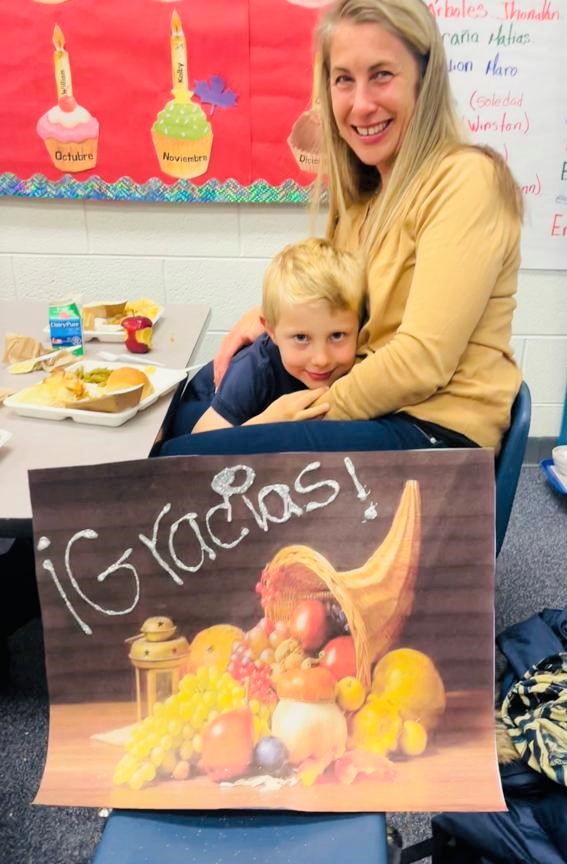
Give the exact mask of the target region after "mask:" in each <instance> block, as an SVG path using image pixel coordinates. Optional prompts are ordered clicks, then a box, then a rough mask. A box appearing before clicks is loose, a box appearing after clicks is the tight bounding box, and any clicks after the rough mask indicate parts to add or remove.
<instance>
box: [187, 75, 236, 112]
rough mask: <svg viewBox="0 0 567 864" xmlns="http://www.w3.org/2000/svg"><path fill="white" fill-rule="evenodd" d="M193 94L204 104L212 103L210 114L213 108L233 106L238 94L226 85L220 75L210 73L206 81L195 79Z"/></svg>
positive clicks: (213, 110)
mask: <svg viewBox="0 0 567 864" xmlns="http://www.w3.org/2000/svg"><path fill="white" fill-rule="evenodd" d="M194 92H195V95H196V96H198V97H199V99H200V100H201V102H204V103H205V104H206V105H212V108H211V115H212V114H214V113H215V108H217V107H218V108H234V106H235V105H236V103H237V101H238V96H237V95H236V93H235V92H234V90H230V89H229V88H228V87H226V81H225V80H224V78H223V77H222V76H221V75H211V77H210V78H209V80H208V81H195V87H194Z"/></svg>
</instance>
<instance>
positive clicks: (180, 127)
mask: <svg viewBox="0 0 567 864" xmlns="http://www.w3.org/2000/svg"><path fill="white" fill-rule="evenodd" d="M153 131H154V132H158V133H159V134H160V135H167V136H168V137H170V138H183V139H185V140H186V141H196V140H197V139H198V138H204V137H205V135H210V133H211V126H210V123H209V122H208V121H207V117H206V115H205V112H204V111H203V109H202V108H201V107H200V105H197V104H196V103H195V102H176V101H175V100H174V99H172V101H171V102H168V103H167V105H166V106H165V108H164V109H163V111H160V112H159V114H158V116H157V119H156V122H155V123H154V125H153Z"/></svg>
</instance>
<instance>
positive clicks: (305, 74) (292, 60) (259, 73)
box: [249, 0, 320, 185]
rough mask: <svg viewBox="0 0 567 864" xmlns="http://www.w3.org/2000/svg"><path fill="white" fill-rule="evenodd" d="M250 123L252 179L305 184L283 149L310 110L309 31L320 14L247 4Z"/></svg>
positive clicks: (266, 1)
mask: <svg viewBox="0 0 567 864" xmlns="http://www.w3.org/2000/svg"><path fill="white" fill-rule="evenodd" d="M249 5H250V109H251V110H250V123H251V130H252V176H253V177H261V178H263V179H264V180H267V181H268V183H271V184H274V185H278V184H280V183H282V182H284V180H286V179H287V178H289V177H293V178H295V179H296V180H297V181H298V182H300V183H303V184H306V183H308V182H311V181H312V179H313V177H312V176H310V175H309V174H307V173H304V172H301V171H298V168H297V165H296V163H295V160H294V158H293V155H292V153H291V150H290V148H289V147H288V146H282V142H287V139H288V137H289V135H290V132H291V130H292V127H293V124H294V123H295V122H296V120H297V119H298V117H300V115H301V114H302V113H303V112H304V111H306V110H307V109H309V107H310V104H311V86H312V77H313V74H312V63H313V41H314V40H313V31H314V28H315V26H316V23H317V20H318V17H319V11H320V10H318V9H309V8H307V7H304V6H296V5H292V4H291V3H289V2H284V0H250V4H249Z"/></svg>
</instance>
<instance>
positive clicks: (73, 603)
mask: <svg viewBox="0 0 567 864" xmlns="http://www.w3.org/2000/svg"><path fill="white" fill-rule="evenodd" d="M407 481H417V484H418V486H419V493H420V499H421V549H420V553H419V563H418V569H417V576H416V582H415V598H414V602H413V610H412V612H411V615H410V616H409V617H408V618H407V620H406V622H405V625H404V626H403V629H402V631H401V633H400V635H399V637H398V638H397V640H396V642H395V643H394V644H392V645H390V646H389V649H390V650H391V649H393V648H396V647H398V646H402V647H410V648H414V649H417V650H419V651H422V652H424V653H426V654H427V655H428V656H429V657H431V659H432V660H433V661H434V662H435V664H436V666H437V668H438V670H439V672H440V674H441V676H442V678H443V682H444V685H445V689H446V691H447V693H448V694H449V698H448V709H447V712H446V716H445V718H444V721H443V725H442V730H441V732H440V733H439V736H440V737H438V738H437V739H436V740H437V741H438V744H437V746H436V747H433V748H430V749H428V751H426V753H425V754H424V755H423V756H421V757H420V758H418V759H413V760H406V762H404V763H403V764H402V766H401V768H400V769H399V771H400V775H399V776H400V784H401V785H399V786H396V783H388V784H384V783H372V782H370V780H368V781H365V782H363V783H361V784H359V783H354V784H352V786H345V787H344V789H343V788H342V787H341V790H340V795H339V796H337V794H336V785H335V784H330V783H328V784H327V785H325V783H323V784H320V783H316V784H315V785H313V786H311V787H310V788H303V787H301V788H299V787H296V786H294V787H292V788H289V789H285V790H283V791H282V790H277V792H274V793H273V794H272V795H271V796H270V795H268V796H266V795H265V794H264V795H263V796H262V794H261V793H259V792H258V791H257V790H254V789H250V788H246V787H237V786H233V787H232V788H230V789H229V788H226V787H219V786H218V784H214V783H212V782H211V781H209V780H208V779H207V778H204V777H196V778H193V779H188V780H186V781H184V782H177V783H175V782H173V781H159V782H158V781H155V782H154V783H151V784H149V786H148V787H146V788H144V789H141V790H137V791H132V790H129V789H128V788H124V787H121V788H119V789H117V788H113V786H112V772H113V770H114V766H115V764H116V762H117V761H118V759H119V758H120V754H121V751H120V750H119V749H118V748H117V747H116V746H114V747H113V746H112V745H110V744H108V743H107V744H105V743H100V742H98V741H96V739H95V740H93V739H92V737H91V736H92V735H93V734H98V733H105V732H109V731H112V730H113V729H115V728H116V727H117V726H119V725H120V724H119V723H118V722H117V721H116V718H117V717H118V716H120V718H122V725H125V724H126V723H132V722H134V721H135V719H136V718H135V705H134V700H135V690H134V675H133V668H132V665H131V663H130V660H129V659H128V650H129V645H128V643H126V642H125V640H126V639H128V637H132V636H134V635H136V633H138V632H139V631H140V627H141V625H142V624H143V622H144V621H145V620H146V619H147V618H148V617H150V616H155V615H162V616H168V617H170V618H172V619H174V621H175V623H176V625H177V626H178V629H179V631H180V633H181V634H182V635H184V636H186V637H187V639H188V640H189V641H191V639H193V637H194V636H195V634H196V633H197V632H198V631H200V630H202V629H203V628H205V627H208V626H210V625H213V624H217V623H228V622H229V623H231V624H234V625H238V626H240V627H242V628H243V629H249V628H250V627H252V626H253V625H254V624H255V623H256V622H258V620H259V619H260V618H261V617H262V615H263V612H262V609H261V608H260V604H259V598H258V595H257V593H256V591H255V586H256V583H257V582H258V579H259V578H260V575H261V572H262V569H263V568H264V567H265V565H266V564H267V563H268V562H269V561H270V560H271V559H272V558H273V557H274V555H276V553H277V552H278V551H279V550H280V549H281V548H282V547H284V546H288V545H290V544H304V545H306V546H309V547H310V548H311V549H313V550H315V551H316V552H318V553H320V554H322V555H324V556H325V557H326V558H327V559H328V560H329V561H330V562H331V564H332V565H333V567H334V568H335V569H336V570H337V571H342V570H351V569H353V568H357V567H361V566H362V565H363V564H364V563H365V562H366V561H367V559H368V558H369V557H370V556H371V555H372V553H373V552H375V550H376V549H377V547H379V546H380V544H381V542H382V540H383V539H384V537H385V536H386V534H387V533H388V531H389V529H390V527H391V525H392V522H393V520H394V517H395V513H396V511H397V509H398V506H399V504H400V500H401V497H402V494H403V491H404V488H405V485H406V483H407ZM30 487H31V496H32V506H33V513H34V534H35V541H36V548H37V553H36V554H37V573H38V580H39V585H40V594H41V600H42V614H43V622H44V630H45V644H46V657H47V673H48V683H49V691H50V698H51V703H52V711H51V723H50V742H49V753H48V762H47V767H46V773H45V775H44V780H43V785H42V789H41V791H40V795H39V797H38V800H39V801H41V802H42V803H60V804H63V803H65V804H77V805H91V806H92V805H111V806H133V807H148V806H150V807H172V806H184V807H195V806H199V807H203V806H205V807H206V806H210V807H223V806H237V807H238V806H257V805H259V806H276V807H281V806H284V807H292V808H296V809H305V810H316V809H328V810H334V809H344V810H357V809H359V810H360V809H366V810H368V809H370V810H373V809H391V810H395V809H431V810H435V809H484V810H486V809H498V808H499V807H501V806H502V800H501V797H500V791H499V783H498V780H497V771H496V763H495V759H494V746H493V739H492V732H491V726H492V698H493V697H492V693H493V576H494V536H493V535H494V512H493V457H492V454H491V452H489V451H482V450H478V451H468V450H462V451H459V450H455V451H441V452H430V453H428V452H409V453H402V454H396V453H350V454H346V453H345V454H320V455H319V454H278V455H270V456H243V457H184V458H175V459H159V460H157V459H156V460H146V461H142V462H130V463H125V464H122V465H101V466H92V467H80V468H68V469H57V470H42V471H32V472H30ZM270 487H272V488H270ZM239 488H240V490H241V491H240V492H238V491H237V490H238V489H239ZM331 498H332V499H333V500H332V501H331V503H327V502H329V501H330V499H331ZM316 505H318V506H316ZM252 511H255V513H256V514H257V515H256V517H255V516H254V514H253V512H252ZM258 523H260V524H258ZM262 523H263V524H262ZM264 529H265V530H264ZM142 537H145V538H146V541H145V542H144V541H143V539H141V538H142ZM231 544H232V548H227V547H229V546H230V545H231ZM150 547H152V548H153V549H154V552H153V553H152V551H151V548H150ZM113 565H117V566H116V569H115V570H114V572H110V573H107V571H108V570H109V568H110V569H112V567H113ZM183 568H186V569H183ZM188 568H193V571H194V572H189V569H188ZM105 574H107V575H105ZM451 694H455V696H454V698H452V697H451ZM467 694H468V695H467ZM451 706H452V707H451ZM113 711H115V712H117V713H116V714H115V715H114V714H113ZM443 736H444V737H443ZM459 736H461V737H459ZM463 736H464V737H463ZM442 743H445V744H446V745H447V746H446V749H444V747H443V746H441V744H442ZM461 752H462V753H463V754H464V756H463V764H462V765H459V764H458V759H459V754H460V753H461ZM82 754H83V755H84V761H83V762H82V763H81V759H82V758H83V755H82ZM455 759H457V763H455ZM410 763H411V764H410ZM430 763H431V764H430ZM95 764H96V769H95V767H94V765H95ZM436 765H437V766H438V768H439V770H440V773H436V771H437V768H436V767H435V766H436ZM420 766H421V767H420ZM443 766H444V767H443ZM420 771H421V772H422V775H420ZM408 772H409V773H408ZM416 772H417V773H416ZM444 772H445V773H444ZM420 776H421V779H422V780H423V781H424V782H423V783H422V782H421V781H419V782H418V779H417V778H418V777H420ZM181 787H183V788H181ZM333 787H335V791H334V792H333ZM396 789H397V791H396ZM181 793H182V794H181ZM412 795H413V799H412ZM180 796H181V797H180ZM194 796H196V797H194ZM181 802H182V803H181ZM404 802H405V803H406V806H403V804H404Z"/></svg>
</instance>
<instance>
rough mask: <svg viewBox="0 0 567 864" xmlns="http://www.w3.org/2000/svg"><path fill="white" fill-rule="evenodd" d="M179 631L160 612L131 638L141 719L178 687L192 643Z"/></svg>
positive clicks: (131, 658) (139, 718)
mask: <svg viewBox="0 0 567 864" xmlns="http://www.w3.org/2000/svg"><path fill="white" fill-rule="evenodd" d="M176 633H177V627H176V626H175V624H174V623H173V621H172V620H171V618H164V617H162V616H160V615H157V616H154V617H153V618H147V619H146V620H145V621H144V623H143V625H142V631H141V633H140V634H139V635H138V636H134V638H133V639H132V640H131V641H132V645H131V647H130V654H129V657H130V660H131V661H132V665H133V666H134V669H135V673H136V705H137V712H138V720H142V719H143V718H144V717H148V716H149V715H150V714H151V713H152V711H153V707H154V705H155V704H156V702H164V701H165V700H166V699H167V698H168V697H169V696H171V695H172V694H173V693H175V692H176V691H177V688H178V686H179V679H180V678H181V675H182V673H183V671H184V670H183V666H184V663H185V661H186V659H187V655H188V654H189V643H188V642H187V639H186V638H185V637H184V636H177V635H176ZM129 641H130V640H129Z"/></svg>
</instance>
